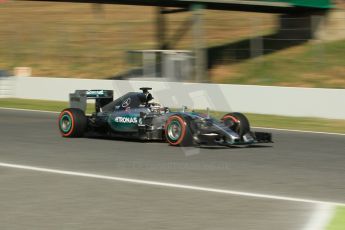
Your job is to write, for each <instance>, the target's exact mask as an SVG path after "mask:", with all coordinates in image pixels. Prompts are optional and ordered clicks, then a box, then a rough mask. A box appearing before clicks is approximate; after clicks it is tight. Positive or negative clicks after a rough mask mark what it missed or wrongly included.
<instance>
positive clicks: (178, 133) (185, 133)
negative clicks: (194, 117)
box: [165, 115, 194, 146]
mask: <svg viewBox="0 0 345 230" xmlns="http://www.w3.org/2000/svg"><path fill="white" fill-rule="evenodd" d="M189 125H190V124H189V121H188V120H187V119H186V118H184V117H183V116H180V115H172V116H171V117H169V118H168V120H167V121H166V123H165V138H166V140H167V141H168V143H169V144H170V145H173V146H192V145H193V143H194V142H193V136H192V132H191V129H190V127H189Z"/></svg>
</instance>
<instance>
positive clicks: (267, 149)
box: [0, 109, 345, 230]
mask: <svg viewBox="0 0 345 230" xmlns="http://www.w3.org/2000/svg"><path fill="white" fill-rule="evenodd" d="M272 132H273V135H274V141H275V143H274V144H267V145H264V146H263V147H251V148H178V147H171V146H168V145H167V144H166V143H159V142H154V143H146V142H145V143H143V142H136V141H124V140H109V139H97V138H78V139H66V138H62V137H61V136H60V135H59V132H58V129H57V114H51V113H39V112H28V111H14V110H4V109H0V143H1V146H0V162H2V163H10V164H20V165H28V166H36V167H44V168H51V169H58V170H68V171H77V172H85V173H94V174H102V175H107V176H115V177H125V178H135V179H143V180H150V181H159V182H166V183H177V184H187V185H192V186H204V187H211V188H217V189H229V190H236V191H243V192H251V193H260V194H269V195H278V196H288V197H297V198H305V199H314V200H321V201H330V202H340V203H345V167H344V165H345V136H338V135H325V134H314V133H297V132H287V131H272ZM0 183H1V187H0V203H1V208H0V223H1V229H235V230H242V229H244V230H249V229H253V230H254V229H255V230H261V229H262V230H263V229H265V230H267V229H282V230H283V229H303V226H304V225H305V224H306V223H307V222H308V221H309V218H310V216H311V214H312V212H313V210H314V207H315V205H313V204H305V203H299V202H291V201H280V200H270V199H262V198H249V197H244V196H233V195H225V194H215V193H208V192H202V191H190V190H184V189H178V188H164V187H155V186H150V185H143V184H131V183H124V182H117V181H106V180H99V179H95V178H85V177H83V178H81V177H76V176H67V175H56V174H53V173H43V172H35V171H28V170H24V169H13V168H6V167H0Z"/></svg>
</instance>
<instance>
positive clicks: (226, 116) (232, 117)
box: [222, 115, 240, 123]
mask: <svg viewBox="0 0 345 230" xmlns="http://www.w3.org/2000/svg"><path fill="white" fill-rule="evenodd" d="M227 118H230V119H231V120H233V121H234V122H236V123H240V121H239V120H238V119H237V118H236V117H234V116H231V115H225V116H224V117H223V118H222V120H223V121H224V120H225V119H227Z"/></svg>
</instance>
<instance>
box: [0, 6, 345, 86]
mask: <svg viewBox="0 0 345 230" xmlns="http://www.w3.org/2000/svg"><path fill="white" fill-rule="evenodd" d="M334 3H335V5H336V7H335V8H334V9H332V10H331V11H330V12H328V13H327V14H317V15H312V16H310V15H303V14H302V15H301V14H299V15H289V16H287V15H284V14H283V15H280V14H270V13H253V12H238V11H215V10H201V11H200V14H201V17H200V19H201V21H200V25H201V26H200V28H201V29H200V30H199V31H196V32H195V31H193V29H192V28H190V26H188V25H189V24H190V23H191V21H192V20H193V14H191V12H190V11H186V12H180V13H169V14H164V27H165V28H166V29H165V30H166V33H165V34H163V35H162V34H159V33H158V34H157V32H156V31H157V30H156V29H157V15H158V14H157V7H148V6H136V7H133V6H124V5H111V4H110V5H106V4H89V3H56V2H39V3H38V2H25V1H24V2H23V1H7V2H4V3H2V4H1V5H0V21H1V27H0V53H1V58H0V69H1V72H2V75H5V74H10V75H13V74H15V71H14V69H15V68H16V67H30V68H31V75H32V76H44V77H73V78H99V79H102V78H112V79H124V78H131V77H132V78H133V77H162V76H165V77H167V75H169V74H171V73H172V72H174V70H175V72H176V69H178V71H177V72H180V73H175V72H174V73H173V75H174V76H173V77H174V78H177V80H183V81H199V82H213V83H234V84H255V85H277V86H301V87H326V88H345V65H344V60H345V3H344V2H343V1H336V2H334ZM158 10H159V8H158ZM160 10H162V9H160ZM158 17H159V16H158ZM160 26H161V25H160ZM198 33H199V34H198ZM157 36H164V37H163V40H164V39H165V40H164V41H163V42H162V41H159V40H158V39H157ZM195 37H199V38H198V44H195V39H193V38H195ZM196 46H198V47H199V48H201V49H202V50H203V53H202V54H201V55H204V57H203V58H204V60H203V61H201V62H200V63H195V62H196V60H195V58H193V57H194V56H193V53H192V52H193V51H195V47H196ZM162 49H169V50H175V51H179V52H178V55H176V52H175V53H173V55H172V56H171V55H170V54H171V53H166V52H163V51H162ZM169 55H170V56H169ZM166 57H168V59H169V58H170V59H169V60H170V62H168V65H166V64H165V66H168V67H167V68H166V69H165V70H163V69H164V67H162V66H164V64H163V63H161V62H162V60H165V59H164V58H166ZM196 64H199V65H202V66H198V67H197V69H199V70H200V71H201V72H205V73H204V76H201V77H195V74H197V73H195V71H198V70H195V65H196ZM175 65H177V66H178V67H175ZM181 66H182V67H181Z"/></svg>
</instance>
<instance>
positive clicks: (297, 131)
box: [252, 127, 345, 136]
mask: <svg viewBox="0 0 345 230" xmlns="http://www.w3.org/2000/svg"><path fill="white" fill-rule="evenodd" d="M252 128H254V129H267V130H276V131H284V132H295V133H315V134H326V135H338V136H345V133H329V132H317V131H307V130H297V129H278V128H267V127H252Z"/></svg>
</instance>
